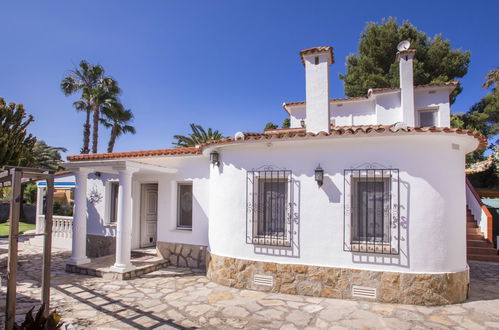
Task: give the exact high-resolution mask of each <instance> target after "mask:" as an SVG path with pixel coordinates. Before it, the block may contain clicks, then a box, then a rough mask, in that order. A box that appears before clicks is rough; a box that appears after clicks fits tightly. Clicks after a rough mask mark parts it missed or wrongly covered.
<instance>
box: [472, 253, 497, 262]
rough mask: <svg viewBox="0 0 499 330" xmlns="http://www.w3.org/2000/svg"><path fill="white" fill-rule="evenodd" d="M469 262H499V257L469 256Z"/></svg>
mask: <svg viewBox="0 0 499 330" xmlns="http://www.w3.org/2000/svg"><path fill="white" fill-rule="evenodd" d="M468 260H480V261H491V262H499V256H497V255H496V256H491V255H476V254H468Z"/></svg>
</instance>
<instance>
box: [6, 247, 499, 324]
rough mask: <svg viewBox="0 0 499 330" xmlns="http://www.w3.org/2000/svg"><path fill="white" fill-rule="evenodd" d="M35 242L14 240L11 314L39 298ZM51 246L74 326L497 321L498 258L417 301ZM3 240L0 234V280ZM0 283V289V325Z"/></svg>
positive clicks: (59, 292) (64, 310) (58, 293)
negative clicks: (282, 286)
mask: <svg viewBox="0 0 499 330" xmlns="http://www.w3.org/2000/svg"><path fill="white" fill-rule="evenodd" d="M40 252H41V250H40V248H39V247H34V246H30V245H28V244H25V243H21V244H20V261H19V265H20V266H19V274H18V284H19V286H18V303H17V310H18V313H19V317H21V316H22V314H24V313H25V312H26V311H27V310H28V309H29V308H31V306H33V305H38V304H39V301H38V299H39V295H40V287H39V285H40V281H39V276H40V273H41V271H40V267H41V258H40V256H41V255H40ZM67 257H68V253H67V252H65V251H61V250H56V251H54V259H53V260H54V271H53V279H52V285H53V288H52V302H51V303H52V307H53V308H57V310H58V311H59V312H60V313H61V314H62V317H63V320H64V321H65V322H66V324H67V328H70V329H74V328H78V329H83V328H85V329H88V328H91V329H124V328H155V329H170V328H176V329H183V328H207V329H232V328H246V329H263V328H266V329H323V328H330V329H346V328H358V329H365V328H370V329H372V328H393V329H427V328H443V329H445V328H452V329H465V328H466V329H487V328H488V329H491V328H499V283H498V282H499V264H492V263H490V264H488V263H483V262H472V263H471V264H470V266H471V276H472V279H471V286H472V288H471V290H472V294H471V299H470V300H469V301H467V302H465V303H463V304H459V305H450V306H440V307H421V306H406V305H390V304H380V303H369V302H357V301H347V300H335V299H324V298H312V297H302V296H290V295H283V294H271V293H262V292H255V291H247V290H237V289H232V288H227V287H224V286H221V285H218V284H215V283H212V282H210V281H208V280H207V279H206V278H205V277H204V276H203V274H195V273H192V272H191V271H189V270H187V269H178V268H166V269H161V270H158V271H155V272H153V273H150V274H146V275H143V276H141V277H139V278H136V279H133V280H129V281H119V280H111V279H103V278H97V277H90V276H84V275H76V274H69V273H66V272H65V271H64V260H65V259H66V258H67ZM6 259H7V244H6V241H5V240H1V241H0V271H1V273H2V278H3V282H2V285H5V280H4V276H5V269H6ZM5 293H6V292H5V287H4V286H3V287H2V289H1V291H0V310H1V321H0V327H2V328H3V326H2V325H3V321H4V318H3V315H4V311H5Z"/></svg>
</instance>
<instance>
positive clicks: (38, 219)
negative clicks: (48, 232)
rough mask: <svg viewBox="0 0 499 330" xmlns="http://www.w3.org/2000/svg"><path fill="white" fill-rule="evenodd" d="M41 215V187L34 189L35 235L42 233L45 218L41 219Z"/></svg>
mask: <svg viewBox="0 0 499 330" xmlns="http://www.w3.org/2000/svg"><path fill="white" fill-rule="evenodd" d="M42 214H43V187H37V188H36V218H35V221H36V233H37V234H41V233H42V232H43V227H44V221H45V218H44V217H42Z"/></svg>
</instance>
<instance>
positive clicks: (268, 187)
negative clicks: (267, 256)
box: [246, 166, 293, 247]
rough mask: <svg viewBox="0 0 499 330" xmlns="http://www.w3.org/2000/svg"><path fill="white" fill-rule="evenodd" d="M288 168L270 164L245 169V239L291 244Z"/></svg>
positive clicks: (250, 241)
mask: <svg viewBox="0 0 499 330" xmlns="http://www.w3.org/2000/svg"><path fill="white" fill-rule="evenodd" d="M291 176H292V172H291V171H290V170H282V169H274V168H272V167H270V166H265V167H262V168H260V169H258V170H253V171H248V173H247V184H246V196H247V200H246V243H248V244H255V245H268V246H283V247H289V246H291V240H292V235H291V232H292V228H291V226H292V222H291V214H292V210H291V206H292V204H293V201H292V199H293V197H292V196H293V193H292V189H293V187H292V184H291Z"/></svg>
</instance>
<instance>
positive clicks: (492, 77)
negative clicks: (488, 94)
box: [482, 67, 499, 88]
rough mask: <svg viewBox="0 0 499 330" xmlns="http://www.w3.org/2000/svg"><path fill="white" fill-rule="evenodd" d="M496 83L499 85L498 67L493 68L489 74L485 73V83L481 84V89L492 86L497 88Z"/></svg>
mask: <svg viewBox="0 0 499 330" xmlns="http://www.w3.org/2000/svg"><path fill="white" fill-rule="evenodd" d="M498 83H499V67H498V68H495V69H494V70H490V72H489V73H487V75H486V76H485V82H484V83H483V86H482V87H483V88H489V87H490V86H492V85H494V86H495V87H497V84H498ZM495 87H494V88H495Z"/></svg>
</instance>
